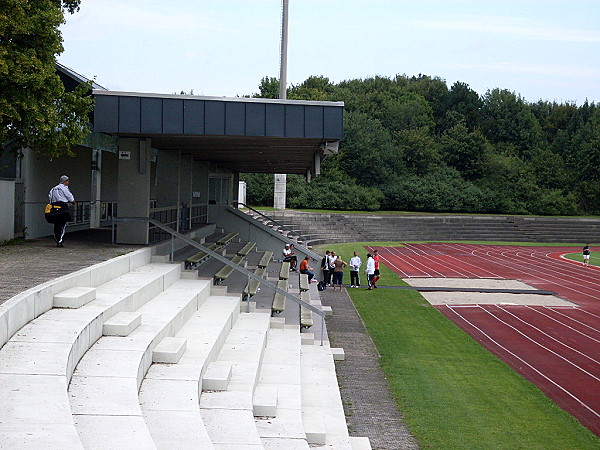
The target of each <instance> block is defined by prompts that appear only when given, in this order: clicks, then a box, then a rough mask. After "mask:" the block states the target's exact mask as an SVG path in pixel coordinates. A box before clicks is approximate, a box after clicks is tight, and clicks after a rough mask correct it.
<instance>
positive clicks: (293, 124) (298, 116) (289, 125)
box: [285, 105, 305, 138]
mask: <svg viewBox="0 0 600 450" xmlns="http://www.w3.org/2000/svg"><path fill="white" fill-rule="evenodd" d="M304 108H305V107H304V106H301V105H285V137H299V138H302V137H305V136H304Z"/></svg>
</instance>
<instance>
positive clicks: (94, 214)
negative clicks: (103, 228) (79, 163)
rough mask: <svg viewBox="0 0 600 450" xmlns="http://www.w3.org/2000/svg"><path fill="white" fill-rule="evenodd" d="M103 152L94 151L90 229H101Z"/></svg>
mask: <svg viewBox="0 0 600 450" xmlns="http://www.w3.org/2000/svg"><path fill="white" fill-rule="evenodd" d="M101 167H102V150H97V149H93V150H92V188H91V193H90V228H99V227H100V215H101V213H102V211H101V201H100V200H101V192H102V172H101V171H100V170H101Z"/></svg>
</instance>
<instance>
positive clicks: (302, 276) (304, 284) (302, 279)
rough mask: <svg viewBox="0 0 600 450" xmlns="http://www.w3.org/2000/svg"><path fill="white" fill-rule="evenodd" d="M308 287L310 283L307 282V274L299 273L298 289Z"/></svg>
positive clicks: (306, 289)
mask: <svg viewBox="0 0 600 450" xmlns="http://www.w3.org/2000/svg"><path fill="white" fill-rule="evenodd" d="M309 288H310V283H309V282H308V275H307V274H305V273H301V274H300V290H301V291H308V289H309Z"/></svg>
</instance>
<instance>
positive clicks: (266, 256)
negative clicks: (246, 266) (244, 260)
mask: <svg viewBox="0 0 600 450" xmlns="http://www.w3.org/2000/svg"><path fill="white" fill-rule="evenodd" d="M272 259H273V252H270V251H266V252H264V253H263V255H262V257H261V258H260V261H259V262H258V267H263V268H266V267H267V266H268V265H269V262H271V260H272Z"/></svg>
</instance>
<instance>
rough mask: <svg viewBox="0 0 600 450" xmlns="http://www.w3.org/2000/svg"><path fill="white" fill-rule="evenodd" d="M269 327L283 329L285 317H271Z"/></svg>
mask: <svg viewBox="0 0 600 450" xmlns="http://www.w3.org/2000/svg"><path fill="white" fill-rule="evenodd" d="M270 324H271V328H280V329H283V328H284V327H285V317H271V322H270Z"/></svg>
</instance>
